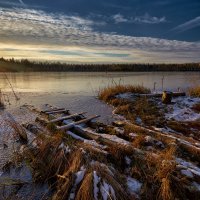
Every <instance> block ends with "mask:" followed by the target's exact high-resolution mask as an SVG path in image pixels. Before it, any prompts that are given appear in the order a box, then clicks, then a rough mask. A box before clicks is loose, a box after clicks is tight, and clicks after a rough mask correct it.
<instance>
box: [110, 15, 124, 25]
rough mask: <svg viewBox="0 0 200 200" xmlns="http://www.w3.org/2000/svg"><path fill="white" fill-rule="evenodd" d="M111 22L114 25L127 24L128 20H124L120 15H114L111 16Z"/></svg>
mask: <svg viewBox="0 0 200 200" xmlns="http://www.w3.org/2000/svg"><path fill="white" fill-rule="evenodd" d="M112 18H113V20H114V21H115V23H116V24H118V23H122V22H128V19H126V18H125V17H124V16H123V15H121V14H116V15H113V16H112Z"/></svg>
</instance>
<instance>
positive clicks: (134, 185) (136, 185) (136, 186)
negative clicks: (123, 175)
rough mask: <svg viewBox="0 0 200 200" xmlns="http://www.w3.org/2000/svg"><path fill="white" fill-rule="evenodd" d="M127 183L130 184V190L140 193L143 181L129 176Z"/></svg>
mask: <svg viewBox="0 0 200 200" xmlns="http://www.w3.org/2000/svg"><path fill="white" fill-rule="evenodd" d="M127 185H128V190H129V192H130V193H133V194H139V193H140V190H141V187H142V183H140V182H139V181H138V180H136V179H134V178H131V177H128V178H127Z"/></svg>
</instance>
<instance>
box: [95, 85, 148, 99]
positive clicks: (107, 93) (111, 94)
mask: <svg viewBox="0 0 200 200" xmlns="http://www.w3.org/2000/svg"><path fill="white" fill-rule="evenodd" d="M128 92H130V93H140V94H145V93H150V90H149V89H148V88H145V87H143V86H139V85H138V86H134V85H120V84H119V85H116V86H108V87H106V88H104V89H102V90H100V92H99V99H101V100H103V101H105V102H109V101H110V100H112V99H113V98H115V96H116V95H117V94H120V93H128Z"/></svg>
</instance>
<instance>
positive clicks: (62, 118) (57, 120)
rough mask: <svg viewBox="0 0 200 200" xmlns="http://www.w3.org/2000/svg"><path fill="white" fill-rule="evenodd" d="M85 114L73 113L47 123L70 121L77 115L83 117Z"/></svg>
mask: <svg viewBox="0 0 200 200" xmlns="http://www.w3.org/2000/svg"><path fill="white" fill-rule="evenodd" d="M86 113H87V112H81V113H75V114H73V115H68V116H64V117H60V118H57V119H53V120H51V121H49V123H55V122H59V121H63V120H66V119H70V118H73V117H77V116H79V115H83V114H86Z"/></svg>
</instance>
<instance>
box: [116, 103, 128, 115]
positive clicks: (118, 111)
mask: <svg viewBox="0 0 200 200" xmlns="http://www.w3.org/2000/svg"><path fill="white" fill-rule="evenodd" d="M130 108H131V106H130V104H126V105H122V106H118V107H117V108H116V110H115V114H121V115H127V114H128V113H129V112H130V111H131V109H130Z"/></svg>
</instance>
